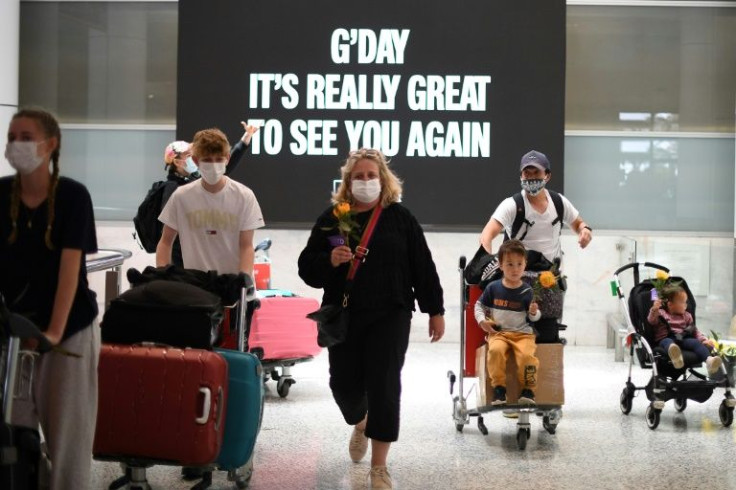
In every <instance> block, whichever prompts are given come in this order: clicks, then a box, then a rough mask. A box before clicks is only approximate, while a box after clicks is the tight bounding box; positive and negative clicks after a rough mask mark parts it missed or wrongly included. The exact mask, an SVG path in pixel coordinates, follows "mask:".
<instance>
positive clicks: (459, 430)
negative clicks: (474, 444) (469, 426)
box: [455, 424, 465, 432]
mask: <svg viewBox="0 0 736 490" xmlns="http://www.w3.org/2000/svg"><path fill="white" fill-rule="evenodd" d="M463 427H465V424H455V429H457V431H458V432H462V431H463Z"/></svg>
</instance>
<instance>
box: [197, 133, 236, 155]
mask: <svg viewBox="0 0 736 490" xmlns="http://www.w3.org/2000/svg"><path fill="white" fill-rule="evenodd" d="M191 148H192V155H193V156H195V157H196V158H198V159H199V158H205V157H209V156H214V155H226V156H227V155H230V143H228V141H227V136H225V133H223V132H222V131H220V130H219V129H217V128H210V129H203V130H201V131H197V133H196V134H195V135H194V139H193V140H192V146H191Z"/></svg>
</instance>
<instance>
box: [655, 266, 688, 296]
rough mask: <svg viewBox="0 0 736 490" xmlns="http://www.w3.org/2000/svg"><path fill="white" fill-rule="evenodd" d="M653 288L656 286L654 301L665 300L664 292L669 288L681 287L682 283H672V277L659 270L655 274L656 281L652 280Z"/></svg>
mask: <svg viewBox="0 0 736 490" xmlns="http://www.w3.org/2000/svg"><path fill="white" fill-rule="evenodd" d="M651 281H652V286H654V289H653V291H656V292H655V293H652V301H654V300H655V299H657V298H664V291H665V289H666V288H667V287H668V286H679V285H680V284H681V282H680V281H670V275H669V274H668V273H666V272H665V271H663V270H658V271H657V273H656V274H655V277H654V279H651Z"/></svg>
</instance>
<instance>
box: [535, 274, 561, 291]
mask: <svg viewBox="0 0 736 490" xmlns="http://www.w3.org/2000/svg"><path fill="white" fill-rule="evenodd" d="M539 284H541V285H542V287H543V288H544V289H550V288H552V287H554V286H555V285H556V284H557V278H556V277H555V275H554V274H553V273H552V271H544V272H542V273H541V274H539Z"/></svg>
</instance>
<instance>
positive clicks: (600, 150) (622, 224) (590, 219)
mask: <svg viewBox="0 0 736 490" xmlns="http://www.w3.org/2000/svg"><path fill="white" fill-rule="evenodd" d="M735 158H736V155H734V140H733V138H671V139H665V138H639V137H637V138H632V137H627V136H617V137H603V136H599V137H592V136H567V137H565V195H566V196H567V197H569V198H570V200H571V201H572V202H573V203H574V204H575V206H576V207H577V208H578V210H579V211H580V213H581V214H582V216H583V217H584V218H585V221H586V222H587V223H590V224H591V226H592V227H593V228H599V229H613V230H643V231H703V232H730V231H732V230H733V224H734V161H736V160H735Z"/></svg>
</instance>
